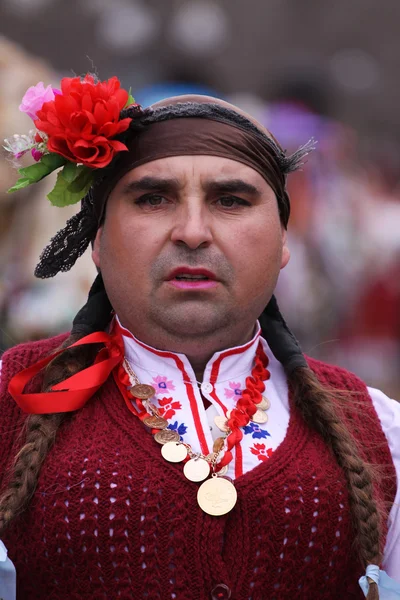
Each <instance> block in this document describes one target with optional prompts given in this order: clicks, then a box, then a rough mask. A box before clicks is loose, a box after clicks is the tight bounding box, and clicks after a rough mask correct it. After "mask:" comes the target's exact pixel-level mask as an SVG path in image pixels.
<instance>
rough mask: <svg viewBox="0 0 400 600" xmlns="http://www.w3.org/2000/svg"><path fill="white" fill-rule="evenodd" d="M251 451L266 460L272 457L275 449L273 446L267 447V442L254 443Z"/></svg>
mask: <svg viewBox="0 0 400 600" xmlns="http://www.w3.org/2000/svg"><path fill="white" fill-rule="evenodd" d="M250 452H251V453H252V454H255V455H256V456H257V458H258V460H262V461H266V460H268V459H269V458H271V456H272V454H273V452H274V451H273V450H272V448H268V449H267V448H265V444H254V445H253V448H250Z"/></svg>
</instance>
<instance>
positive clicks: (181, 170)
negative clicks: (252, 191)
mask: <svg viewBox="0 0 400 600" xmlns="http://www.w3.org/2000/svg"><path fill="white" fill-rule="evenodd" d="M144 177H156V178H157V177H159V178H160V179H161V178H163V179H165V178H171V179H176V180H179V181H180V182H181V184H182V185H185V184H187V183H188V182H191V181H193V182H199V183H203V182H204V183H206V182H209V181H216V182H218V181H227V180H230V179H232V180H233V179H235V180H236V179H241V180H243V181H246V182H248V183H251V184H252V185H254V186H256V187H257V188H258V189H259V190H260V191H265V192H267V191H268V190H271V188H270V186H269V185H268V183H267V182H266V181H265V179H264V178H263V177H262V176H261V175H260V174H259V173H258V172H257V171H255V170H254V169H252V168H251V167H249V166H248V165H245V164H242V163H240V162H238V161H236V160H233V159H230V158H225V157H221V156H209V155H194V156H191V155H189V156H168V157H165V158H160V159H157V160H153V161H151V162H147V163H145V164H143V165H140V166H138V167H135V168H134V169H131V170H130V171H128V173H126V174H125V175H124V176H123V177H122V178H121V179H120V180H119V182H118V184H117V185H116V187H115V188H114V189H117V188H121V187H123V186H124V185H126V184H127V183H130V182H132V181H137V180H139V179H142V178H144ZM271 191H272V190H271Z"/></svg>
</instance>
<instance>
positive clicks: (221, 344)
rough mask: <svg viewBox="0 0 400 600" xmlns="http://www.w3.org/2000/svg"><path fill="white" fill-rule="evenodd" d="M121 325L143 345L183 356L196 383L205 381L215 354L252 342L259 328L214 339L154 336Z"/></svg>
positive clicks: (217, 335) (166, 334) (219, 334)
mask: <svg viewBox="0 0 400 600" xmlns="http://www.w3.org/2000/svg"><path fill="white" fill-rule="evenodd" d="M120 322H121V325H122V326H123V327H125V328H126V329H128V330H129V331H130V332H131V333H132V334H133V335H134V336H135V337H136V338H137V339H139V340H140V341H141V342H143V343H145V344H147V345H148V346H151V347H152V348H156V349H157V350H164V351H169V352H174V353H176V354H184V355H185V356H186V358H187V359H188V361H189V362H190V364H191V366H192V369H193V371H194V373H195V375H196V379H197V380H198V381H201V380H202V379H203V374H204V369H205V367H206V365H207V363H208V361H209V360H210V359H211V357H212V356H213V355H214V354H215V352H221V351H222V350H226V349H228V348H234V347H236V346H241V345H243V344H246V343H247V342H249V341H250V340H251V339H252V337H253V336H254V332H255V328H256V325H255V324H252V326H251V327H246V328H243V331H237V332H234V331H232V330H230V331H229V332H213V334H212V335H203V336H201V335H196V336H193V335H192V336H187V337H185V336H184V335H176V334H175V335H174V334H173V333H172V332H166V331H160V332H158V333H157V334H156V335H155V332H153V331H146V330H142V329H141V328H140V327H130V326H129V325H128V324H125V323H124V322H122V320H120Z"/></svg>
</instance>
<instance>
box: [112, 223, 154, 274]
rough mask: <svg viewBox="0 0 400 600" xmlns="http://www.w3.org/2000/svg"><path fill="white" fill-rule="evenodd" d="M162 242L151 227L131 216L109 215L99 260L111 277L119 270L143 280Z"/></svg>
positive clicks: (121, 272)
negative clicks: (111, 216) (113, 217)
mask: <svg viewBox="0 0 400 600" xmlns="http://www.w3.org/2000/svg"><path fill="white" fill-rule="evenodd" d="M161 246H162V236H160V235H156V234H155V231H154V228H150V227H146V226H144V225H143V224H141V223H140V222H138V221H137V220H135V221H133V220H132V219H130V218H124V217H120V218H119V219H112V218H111V219H110V220H109V221H107V222H106V224H105V227H104V234H103V243H102V245H101V260H102V264H106V265H107V269H108V272H109V273H110V272H111V274H112V276H114V277H115V276H116V274H117V273H120V276H121V278H130V276H132V278H133V279H135V280H136V282H138V281H139V280H140V281H144V279H145V278H146V274H147V273H148V272H149V266H150V265H151V263H152V261H153V260H154V258H155V257H156V256H157V255H158V254H159V252H160V247H161Z"/></svg>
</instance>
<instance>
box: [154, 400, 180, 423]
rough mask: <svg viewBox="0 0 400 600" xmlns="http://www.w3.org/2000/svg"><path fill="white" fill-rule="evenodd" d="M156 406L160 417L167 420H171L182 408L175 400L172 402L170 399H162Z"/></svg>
mask: <svg viewBox="0 0 400 600" xmlns="http://www.w3.org/2000/svg"><path fill="white" fill-rule="evenodd" d="M158 405H159V406H158V410H159V412H160V415H161V416H162V417H164V419H167V420H168V419H171V417H173V416H174V414H175V413H176V411H177V410H180V409H181V408H182V405H181V403H180V402H178V401H177V400H173V399H172V398H162V400H159V401H158Z"/></svg>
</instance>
